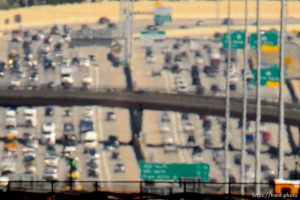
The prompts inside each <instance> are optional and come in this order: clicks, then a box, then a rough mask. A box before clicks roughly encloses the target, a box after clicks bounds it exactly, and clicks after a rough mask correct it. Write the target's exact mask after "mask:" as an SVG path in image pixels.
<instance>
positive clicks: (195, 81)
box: [192, 77, 200, 85]
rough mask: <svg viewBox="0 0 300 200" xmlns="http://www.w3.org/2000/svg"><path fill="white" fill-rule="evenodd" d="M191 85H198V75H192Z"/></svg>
mask: <svg viewBox="0 0 300 200" xmlns="http://www.w3.org/2000/svg"><path fill="white" fill-rule="evenodd" d="M192 85H200V79H199V77H193V79H192Z"/></svg>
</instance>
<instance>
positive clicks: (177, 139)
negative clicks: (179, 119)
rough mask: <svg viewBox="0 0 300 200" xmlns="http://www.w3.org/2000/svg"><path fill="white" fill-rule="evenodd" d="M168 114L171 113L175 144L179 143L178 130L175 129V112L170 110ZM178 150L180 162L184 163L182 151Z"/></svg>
mask: <svg viewBox="0 0 300 200" xmlns="http://www.w3.org/2000/svg"><path fill="white" fill-rule="evenodd" d="M170 115H171V124H172V129H173V131H172V136H173V138H174V141H175V144H177V145H180V142H179V138H178V130H177V126H176V118H175V117H176V116H175V113H174V112H171V113H170ZM178 152H179V157H180V160H181V162H183V163H185V162H186V161H185V159H184V155H183V152H182V151H181V149H179V151H178Z"/></svg>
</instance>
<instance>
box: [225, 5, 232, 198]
mask: <svg viewBox="0 0 300 200" xmlns="http://www.w3.org/2000/svg"><path fill="white" fill-rule="evenodd" d="M227 9H228V13H227V16H228V19H229V20H228V23H227V33H228V37H227V42H228V49H227V74H226V111H225V144H224V157H225V173H224V176H225V193H228V192H229V185H228V183H229V161H228V158H229V155H228V154H229V152H228V150H229V143H230V131H229V123H230V82H229V79H230V68H231V33H230V26H231V18H230V15H231V13H230V11H231V0H228V8H227Z"/></svg>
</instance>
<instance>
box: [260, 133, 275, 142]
mask: <svg viewBox="0 0 300 200" xmlns="http://www.w3.org/2000/svg"><path fill="white" fill-rule="evenodd" d="M261 135H262V139H263V142H264V143H268V142H270V141H271V139H272V134H271V133H270V132H268V131H262V132H261Z"/></svg>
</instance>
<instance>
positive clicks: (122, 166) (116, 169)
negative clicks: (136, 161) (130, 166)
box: [114, 163, 125, 173]
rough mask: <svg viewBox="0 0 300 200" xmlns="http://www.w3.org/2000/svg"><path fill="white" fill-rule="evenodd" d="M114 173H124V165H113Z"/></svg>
mask: <svg viewBox="0 0 300 200" xmlns="http://www.w3.org/2000/svg"><path fill="white" fill-rule="evenodd" d="M114 171H115V172H116V173H120V172H125V165H124V164H123V163H117V164H116V165H115V169H114Z"/></svg>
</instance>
